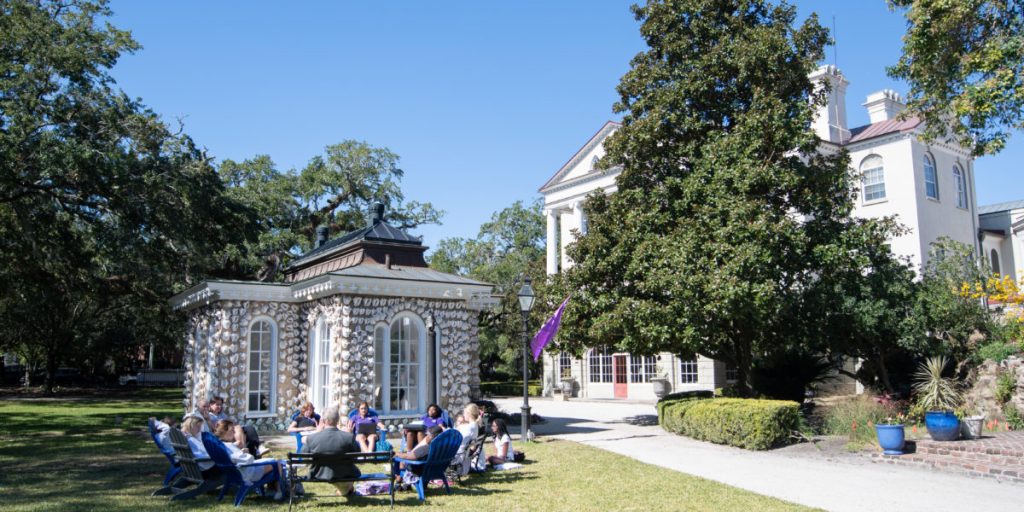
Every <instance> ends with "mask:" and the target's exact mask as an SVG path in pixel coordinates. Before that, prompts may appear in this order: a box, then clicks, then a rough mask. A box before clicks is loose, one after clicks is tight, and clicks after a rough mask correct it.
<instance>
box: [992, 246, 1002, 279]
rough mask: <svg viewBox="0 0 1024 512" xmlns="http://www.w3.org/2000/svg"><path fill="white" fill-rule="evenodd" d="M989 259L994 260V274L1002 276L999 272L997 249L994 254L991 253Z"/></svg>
mask: <svg viewBox="0 0 1024 512" xmlns="http://www.w3.org/2000/svg"><path fill="white" fill-rule="evenodd" d="M989 259H991V260H992V273H993V274H995V275H997V276H1001V275H1002V272H1000V271H999V253H998V252H997V251H996V250H995V249H992V252H990V253H989Z"/></svg>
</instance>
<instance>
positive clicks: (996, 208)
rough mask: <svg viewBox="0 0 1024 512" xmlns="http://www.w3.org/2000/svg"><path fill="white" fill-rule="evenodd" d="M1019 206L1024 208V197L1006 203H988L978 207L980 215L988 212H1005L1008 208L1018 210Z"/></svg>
mask: <svg viewBox="0 0 1024 512" xmlns="http://www.w3.org/2000/svg"><path fill="white" fill-rule="evenodd" d="M1018 208H1024V199H1020V200H1017V201H1007V202H1005V203H995V204H986V205H984V206H979V207H978V215H985V214H986V213H998V212H1005V211H1008V210H1016V209H1018Z"/></svg>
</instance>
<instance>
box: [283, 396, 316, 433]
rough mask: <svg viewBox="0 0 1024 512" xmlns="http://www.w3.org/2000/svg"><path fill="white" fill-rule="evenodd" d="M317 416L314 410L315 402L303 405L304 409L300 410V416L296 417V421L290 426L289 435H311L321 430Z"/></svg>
mask: <svg viewBox="0 0 1024 512" xmlns="http://www.w3.org/2000/svg"><path fill="white" fill-rule="evenodd" d="M317 417H318V416H317V414H316V411H315V410H314V408H313V402H306V403H304V404H302V409H299V415H298V416H296V417H295V421H293V422H292V424H291V425H288V432H289V433H292V434H294V433H296V432H299V433H310V432H315V431H317V430H319V429H320V422H319V421H317Z"/></svg>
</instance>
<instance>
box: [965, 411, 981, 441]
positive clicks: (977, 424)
mask: <svg viewBox="0 0 1024 512" xmlns="http://www.w3.org/2000/svg"><path fill="white" fill-rule="evenodd" d="M984 423H985V417H984V416H968V417H966V418H964V419H963V420H961V421H960V433H961V434H962V435H963V437H964V439H978V438H980V437H981V427H982V424H984Z"/></svg>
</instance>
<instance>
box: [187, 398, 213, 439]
mask: <svg viewBox="0 0 1024 512" xmlns="http://www.w3.org/2000/svg"><path fill="white" fill-rule="evenodd" d="M192 415H193V416H198V417H199V419H201V420H203V425H202V431H203V432H210V433H213V427H211V426H210V423H211V421H210V401H209V400H207V399H205V398H204V399H202V400H200V401H199V402H198V403H197V404H196V410H195V411H194V412H192Z"/></svg>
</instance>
